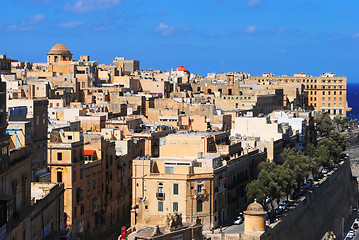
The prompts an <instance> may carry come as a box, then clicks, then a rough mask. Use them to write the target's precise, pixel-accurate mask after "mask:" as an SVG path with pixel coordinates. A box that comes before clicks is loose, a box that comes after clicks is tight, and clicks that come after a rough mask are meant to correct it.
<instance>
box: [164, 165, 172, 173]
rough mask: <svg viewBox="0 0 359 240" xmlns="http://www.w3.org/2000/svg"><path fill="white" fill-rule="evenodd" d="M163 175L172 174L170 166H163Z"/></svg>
mask: <svg viewBox="0 0 359 240" xmlns="http://www.w3.org/2000/svg"><path fill="white" fill-rule="evenodd" d="M165 173H171V174H172V173H173V167H171V166H165Z"/></svg>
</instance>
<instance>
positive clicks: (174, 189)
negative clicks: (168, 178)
mask: <svg viewBox="0 0 359 240" xmlns="http://www.w3.org/2000/svg"><path fill="white" fill-rule="evenodd" d="M173 194H175V195H178V184H177V183H174V184H173Z"/></svg>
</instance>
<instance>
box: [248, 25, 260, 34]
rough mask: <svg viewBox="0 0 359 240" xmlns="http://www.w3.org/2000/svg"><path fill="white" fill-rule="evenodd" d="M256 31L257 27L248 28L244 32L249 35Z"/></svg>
mask: <svg viewBox="0 0 359 240" xmlns="http://www.w3.org/2000/svg"><path fill="white" fill-rule="evenodd" d="M256 31H257V27H256V26H248V27H247V29H246V32H247V33H249V34H252V33H255V32H256Z"/></svg>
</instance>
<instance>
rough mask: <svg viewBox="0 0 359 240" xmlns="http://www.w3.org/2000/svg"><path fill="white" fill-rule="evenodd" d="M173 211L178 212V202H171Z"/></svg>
mask: <svg viewBox="0 0 359 240" xmlns="http://www.w3.org/2000/svg"><path fill="white" fill-rule="evenodd" d="M173 211H174V212H178V202H173Z"/></svg>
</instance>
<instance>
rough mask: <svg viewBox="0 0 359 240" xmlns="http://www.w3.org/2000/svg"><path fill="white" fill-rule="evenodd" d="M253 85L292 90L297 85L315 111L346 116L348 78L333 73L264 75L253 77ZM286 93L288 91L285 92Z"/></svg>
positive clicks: (251, 79) (250, 79) (251, 78)
mask: <svg viewBox="0 0 359 240" xmlns="http://www.w3.org/2000/svg"><path fill="white" fill-rule="evenodd" d="M247 81H253V83H257V84H260V85H264V86H268V87H275V86H278V87H283V88H284V89H288V90H290V88H293V86H295V85H298V84H299V85H302V86H303V89H304V91H305V93H306V96H305V97H306V98H307V100H308V106H311V107H312V108H313V109H315V110H320V111H326V112H329V113H330V114H331V115H344V116H345V115H346V112H347V110H348V103H347V78H346V77H343V76H337V75H335V74H333V73H323V74H322V75H320V76H318V77H314V76H310V75H307V74H305V73H301V74H294V75H293V76H273V74H266V73H265V74H263V75H262V76H259V77H254V76H251V77H250V78H249V80H247ZM284 91H286V90H284Z"/></svg>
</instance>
